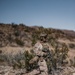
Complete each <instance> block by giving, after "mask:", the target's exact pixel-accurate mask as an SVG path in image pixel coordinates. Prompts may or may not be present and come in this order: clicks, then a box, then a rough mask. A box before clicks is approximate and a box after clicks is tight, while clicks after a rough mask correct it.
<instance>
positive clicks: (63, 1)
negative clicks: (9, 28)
mask: <svg viewBox="0 0 75 75" xmlns="http://www.w3.org/2000/svg"><path fill="white" fill-rule="evenodd" d="M0 23H16V24H20V23H23V24H25V25H28V26H35V25H37V26H43V27H46V28H49V27H51V28H57V29H69V30H74V31H75V0H0Z"/></svg>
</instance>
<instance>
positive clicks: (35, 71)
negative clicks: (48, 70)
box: [23, 69, 40, 75]
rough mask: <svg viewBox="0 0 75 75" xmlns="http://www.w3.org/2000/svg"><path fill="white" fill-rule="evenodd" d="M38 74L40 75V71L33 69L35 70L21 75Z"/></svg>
mask: <svg viewBox="0 0 75 75" xmlns="http://www.w3.org/2000/svg"><path fill="white" fill-rule="evenodd" d="M39 73H40V71H39V70H36V69H35V70H33V71H31V72H29V73H26V74H23V75H39Z"/></svg>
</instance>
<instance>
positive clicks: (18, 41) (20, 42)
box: [15, 38, 24, 46]
mask: <svg viewBox="0 0 75 75" xmlns="http://www.w3.org/2000/svg"><path fill="white" fill-rule="evenodd" d="M15 42H16V43H17V44H18V45H19V46H24V42H23V41H22V40H20V39H18V38H16V39H15Z"/></svg>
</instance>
